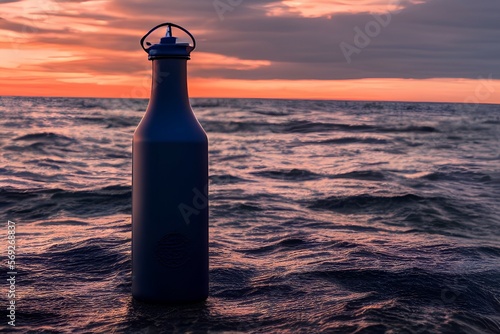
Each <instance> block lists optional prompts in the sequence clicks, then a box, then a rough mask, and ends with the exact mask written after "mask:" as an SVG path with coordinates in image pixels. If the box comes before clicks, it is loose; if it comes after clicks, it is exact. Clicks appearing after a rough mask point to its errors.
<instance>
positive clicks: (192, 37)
mask: <svg viewBox="0 0 500 334" xmlns="http://www.w3.org/2000/svg"><path fill="white" fill-rule="evenodd" d="M164 26H167V27H168V28H167V36H168V37H172V27H176V28H178V29H180V30H182V31H184V32H185V33H186V34H188V36H189V37H190V38H191V40H192V41H193V46H189V50H188V51H189V53H191V52H193V51H194V49H196V40H195V39H194V36H193V35H192V34H191V33H190V32H189V31H187V29H185V28H183V27H181V26H180V25H177V24H175V23H171V22H165V23H162V24H159V25H157V26H156V27H154V28H153V29H151V30H150V31H149V32H148V33H147V34H146V35H144V37H143V38H141V47H142V49H143V50H144V51H145V52H146V53H149V49H150V48H145V47H144V41H145V40H146V38H148V36H149V35H151V33H152V32H153V31H155V30H156V29H158V28H161V27H164ZM146 45H148V46H150V45H151V43H148V42H146Z"/></svg>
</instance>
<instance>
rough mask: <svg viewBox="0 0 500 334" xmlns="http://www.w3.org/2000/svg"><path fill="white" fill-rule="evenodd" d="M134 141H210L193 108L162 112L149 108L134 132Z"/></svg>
mask: <svg viewBox="0 0 500 334" xmlns="http://www.w3.org/2000/svg"><path fill="white" fill-rule="evenodd" d="M134 141H135V142H138V141H148V142H149V141H182V142H208V137H207V134H206V132H205V130H204V129H203V127H202V126H201V124H200V122H199V121H198V119H197V118H196V116H195V115H194V113H193V112H192V111H191V110H182V111H177V112H168V111H167V112H163V113H162V112H161V111H158V110H156V111H155V110H149V109H148V111H146V113H145V114H144V116H143V118H142V120H141V122H140V123H139V125H138V126H137V128H136V130H135V132H134Z"/></svg>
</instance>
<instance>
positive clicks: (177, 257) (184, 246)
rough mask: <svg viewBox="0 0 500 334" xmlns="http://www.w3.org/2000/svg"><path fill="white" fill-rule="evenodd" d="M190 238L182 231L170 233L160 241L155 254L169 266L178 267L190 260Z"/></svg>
mask: <svg viewBox="0 0 500 334" xmlns="http://www.w3.org/2000/svg"><path fill="white" fill-rule="evenodd" d="M190 248H191V242H190V240H189V239H188V238H187V237H185V236H184V235H182V234H180V233H169V234H167V235H165V236H164V237H163V238H161V239H160V241H158V244H157V245H156V248H155V255H156V258H157V259H158V261H160V263H161V264H163V265H164V266H165V267H168V268H178V267H181V266H183V265H184V264H186V263H187V262H188V261H189V260H190V255H189V253H190Z"/></svg>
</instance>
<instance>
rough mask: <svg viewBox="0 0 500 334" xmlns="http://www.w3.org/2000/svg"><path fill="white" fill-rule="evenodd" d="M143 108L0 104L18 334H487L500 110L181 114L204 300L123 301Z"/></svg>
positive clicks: (499, 312) (495, 312) (348, 107)
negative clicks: (199, 133) (190, 150)
mask: <svg viewBox="0 0 500 334" xmlns="http://www.w3.org/2000/svg"><path fill="white" fill-rule="evenodd" d="M147 103H148V101H147V100H143V99H136V100H134V99H128V100H127V99H90V98H40V97H32V98H31V97H1V98H0V116H1V117H0V129H1V131H0V146H1V154H2V164H1V165H0V171H1V175H2V177H1V179H0V210H1V216H2V220H3V222H4V223H3V226H4V227H3V229H4V232H2V234H1V235H2V237H1V238H3V240H2V241H1V242H0V245H2V254H4V255H3V256H2V259H4V260H3V261H2V263H3V265H2V266H1V268H2V269H1V270H2V273H1V277H2V282H4V283H2V284H1V286H0V289H1V296H2V298H1V299H0V301H1V303H2V305H0V309H2V310H3V311H2V314H3V315H2V317H1V319H3V320H2V322H3V323H2V324H1V325H0V328H2V331H6V330H8V329H9V328H10V329H13V328H11V326H10V325H8V324H7V321H9V318H8V317H6V315H8V311H7V307H8V304H7V303H8V301H7V299H6V296H7V289H8V288H9V286H8V284H7V281H6V280H5V278H6V277H7V276H8V274H7V272H8V271H9V269H8V268H7V266H6V264H5V263H6V261H7V257H6V254H7V240H8V239H7V221H8V220H10V221H13V222H15V224H16V225H15V226H16V227H15V231H16V234H15V237H16V239H15V240H16V268H15V269H16V273H17V276H16V286H15V289H16V290H15V292H16V293H15V294H16V298H15V301H16V304H15V305H16V310H15V311H16V313H15V317H16V318H15V325H16V327H15V330H16V331H19V332H26V333H68V332H75V333H80V332H81V333H84V332H86V333H175V332H178V333H185V332H189V333H222V332H231V333H237V332H242V333H255V332H259V333H318V332H325V333H500V106H498V105H460V104H443V103H441V104H439V103H402V102H399V103H398V102H342V101H338V102H336V101H301V100H259V99H193V100H192V105H193V109H194V111H195V113H196V115H197V117H198V119H199V120H200V123H201V124H202V125H203V127H204V129H205V131H206V132H207V134H208V137H209V141H210V200H211V206H210V296H209V298H208V300H207V301H206V302H204V303H198V304H190V305H177V306H161V305H148V304H142V303H140V302H137V301H134V300H133V299H132V297H131V260H130V256H131V221H130V215H131V141H132V135H133V132H134V129H135V127H136V126H137V124H138V123H139V121H140V119H141V117H142V115H143V114H144V111H145V110H146V107H147Z"/></svg>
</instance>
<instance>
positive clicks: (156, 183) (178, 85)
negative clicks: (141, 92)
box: [132, 23, 208, 303]
mask: <svg viewBox="0 0 500 334" xmlns="http://www.w3.org/2000/svg"><path fill="white" fill-rule="evenodd" d="M163 26H167V27H168V28H167V34H166V36H165V37H163V38H162V39H161V41H160V43H158V44H154V45H152V46H150V45H151V44H150V43H147V45H148V46H150V47H149V48H145V47H144V41H145V40H146V38H147V37H148V36H149V34H151V33H152V32H153V31H154V30H156V29H157V28H160V27H163ZM172 27H176V28H179V29H181V30H183V31H184V32H186V33H187V34H188V35H189V36H190V37H191V38H192V40H193V46H190V45H189V43H179V42H178V41H177V38H176V37H173V36H172ZM141 46H142V48H143V49H144V50H145V51H146V52H147V53H148V54H149V60H152V63H153V85H152V91H151V99H150V101H149V105H148V108H147V110H146V113H145V115H144V117H143V119H142V120H141V122H140V124H139V125H138V127H137V129H136V130H135V133H134V138H133V144H132V147H133V148H132V295H133V296H134V298H136V299H138V300H142V301H146V302H156V303H183V302H196V301H202V300H205V299H206V298H207V297H208V139H207V135H206V133H205V131H204V130H203V128H202V126H201V125H200V123H199V122H198V120H197V119H196V116H195V115H194V113H193V111H192V109H191V106H190V103H189V97H188V92H187V60H188V59H190V54H191V52H192V51H193V50H194V48H195V47H196V41H195V40H194V38H193V36H192V35H191V34H190V33H189V32H188V31H187V30H185V29H184V28H182V27H180V26H178V25H175V24H172V23H163V24H160V25H159V26H157V27H155V28H153V29H151V31H149V33H148V34H147V35H146V36H144V37H143V38H142V40H141Z"/></svg>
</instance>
